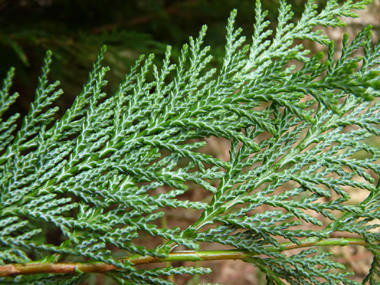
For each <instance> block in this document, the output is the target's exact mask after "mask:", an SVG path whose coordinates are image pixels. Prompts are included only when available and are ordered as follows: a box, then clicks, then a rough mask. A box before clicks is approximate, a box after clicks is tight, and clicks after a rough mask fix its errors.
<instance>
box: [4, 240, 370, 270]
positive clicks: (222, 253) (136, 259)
mask: <svg viewBox="0 0 380 285" xmlns="http://www.w3.org/2000/svg"><path fill="white" fill-rule="evenodd" d="M347 245H361V246H366V245H368V243H367V242H366V241H365V239H363V238H330V239H325V240H321V241H316V242H310V240H305V241H304V242H302V241H301V243H300V244H299V245H297V244H294V243H291V242H288V243H282V244H280V246H279V247H274V246H270V247H268V248H267V250H269V251H272V252H282V251H285V250H290V249H297V248H304V247H313V246H347ZM256 255H257V253H254V252H245V251H241V250H208V251H197V252H196V251H178V252H171V253H169V255H168V256H167V257H164V258H159V257H152V256H141V255H132V256H129V257H127V258H125V259H123V260H125V261H129V262H131V263H132V264H134V265H141V264H148V263H160V262H172V261H194V262H195V261H207V260H226V259H247V258H250V257H253V256H256ZM115 270H119V269H118V268H117V267H116V266H114V265H110V264H106V263H102V262H88V263H85V262H62V263H27V264H8V265H1V266H0V277H6V276H16V275H24V274H41V273H59V274H72V273H79V272H80V273H105V272H110V271H115Z"/></svg>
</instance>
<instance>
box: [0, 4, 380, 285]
mask: <svg viewBox="0 0 380 285" xmlns="http://www.w3.org/2000/svg"><path fill="white" fill-rule="evenodd" d="M368 3H369V1H359V2H356V3H353V2H352V1H346V2H344V3H343V4H342V5H341V6H339V5H338V4H337V1H332V0H331V1H328V2H327V4H326V6H324V7H323V9H317V6H316V4H314V2H313V1H308V2H307V4H306V5H305V10H304V12H303V14H302V17H301V18H300V20H299V21H298V22H293V21H292V17H293V13H292V11H291V6H290V5H288V4H287V3H286V2H285V1H280V8H279V17H278V26H277V28H276V30H275V31H272V30H271V29H269V28H268V26H269V21H266V20H265V17H266V16H267V12H265V11H263V10H262V8H261V4H260V2H259V1H257V2H256V10H255V15H256V20H255V25H254V34H253V37H252V43H251V44H249V45H247V44H245V42H246V39H245V37H244V36H241V33H242V30H241V29H240V28H237V29H236V28H235V27H234V22H235V17H236V14H237V12H236V11H235V10H234V11H233V12H232V13H231V16H230V18H229V21H228V25H227V36H226V39H227V42H226V48H225V56H224V61H223V65H222V67H221V68H220V69H216V68H211V67H210V66H211V64H210V62H211V61H212V58H211V56H210V55H209V51H210V47H203V46H202V43H203V40H204V37H205V35H206V27H203V28H202V30H201V31H200V34H199V36H198V38H196V39H193V38H190V42H189V44H188V45H184V46H183V47H182V50H181V53H180V55H179V57H178V59H174V61H175V63H172V59H171V48H170V47H168V48H167V50H166V55H165V59H164V61H163V64H162V67H160V68H159V67H157V66H156V65H155V64H154V62H153V59H154V56H153V55H149V56H147V57H144V56H141V57H140V58H139V59H138V60H137V61H136V63H135V65H134V66H133V67H132V69H131V71H130V73H129V74H127V75H126V76H125V79H124V81H123V82H122V83H121V84H120V85H119V88H118V89H117V91H116V92H115V93H113V94H106V93H105V92H103V88H104V87H105V86H106V85H107V81H106V80H105V76H106V73H107V71H108V67H103V66H102V65H101V62H102V60H103V57H104V53H105V48H102V50H101V52H100V54H99V56H98V58H97V61H96V62H95V64H94V66H93V69H92V71H91V72H90V74H89V79H88V81H87V83H86V84H85V85H84V87H83V90H82V92H81V93H80V94H79V95H78V96H77V97H76V99H75V101H74V103H73V104H72V106H71V107H70V108H69V109H68V110H66V113H65V114H64V115H63V117H62V118H60V119H56V118H55V116H56V114H57V111H58V108H57V107H53V103H54V101H55V100H56V99H57V98H58V97H59V96H60V95H61V94H62V93H63V92H62V90H61V89H58V88H59V82H54V83H50V82H49V81H48V75H49V71H50V64H51V57H52V53H51V52H48V53H47V56H46V58H45V63H44V66H43V67H42V75H41V76H40V78H39V85H38V88H37V90H36V94H35V100H34V102H33V103H32V104H31V107H30V111H29V113H28V114H27V115H26V116H25V117H24V119H23V120H22V124H21V126H20V128H19V129H18V130H17V132H15V129H16V120H17V118H18V115H17V114H16V115H13V116H8V117H6V116H4V114H7V113H6V111H7V110H8V108H9V106H10V105H11V104H12V103H13V102H14V101H15V100H16V98H17V96H18V95H17V93H15V94H13V95H11V94H10V88H11V83H12V77H13V75H14V70H13V69H11V70H10V71H9V73H8V74H7V76H6V78H5V80H4V82H3V88H2V90H1V93H0V96H1V97H0V102H1V106H0V115H1V116H2V119H1V121H0V151H1V157H0V169H1V174H0V185H1V186H0V191H1V192H0V200H1V203H0V217H1V218H0V264H3V265H6V264H12V263H17V264H32V263H41V264H50V263H57V262H62V261H82V262H94V261H96V262H102V263H106V264H109V265H114V266H115V267H117V268H118V270H114V271H110V272H108V273H107V275H108V276H109V277H111V278H113V279H114V280H116V281H118V282H119V283H122V284H148V283H150V284H172V282H170V281H168V280H166V279H165V276H170V275H173V274H203V273H207V272H209V270H208V269H204V268H198V267H162V268H156V269H143V270H140V269H136V267H135V266H134V264H133V262H132V261H133V259H132V257H133V256H135V255H136V254H137V255H141V256H145V257H148V256H151V257H154V258H156V259H157V260H160V259H165V258H168V257H170V254H171V253H172V252H175V247H177V246H183V247H185V248H186V249H188V250H192V251H198V250H199V249H200V245H201V244H202V243H203V242H208V243H220V244H222V245H228V246H229V247H232V248H234V249H236V250H240V251H243V252H245V253H246V254H248V255H249V257H246V258H245V261H246V262H249V263H251V264H253V265H254V266H256V267H257V268H259V269H260V270H262V271H263V272H264V273H265V274H266V276H267V281H268V284H284V283H283V282H285V281H286V282H289V283H290V284H341V283H340V282H343V283H344V284H357V283H356V282H354V281H352V280H351V279H350V273H347V272H345V271H346V270H345V267H344V265H343V264H340V263H338V262H336V261H334V260H333V259H332V256H331V255H329V254H327V253H323V252H322V253H321V252H318V251H317V250H314V249H307V250H304V251H301V252H298V253H295V254H293V255H287V254H286V253H283V251H285V250H286V249H287V247H286V245H292V246H293V245H294V246H295V247H299V248H301V247H303V246H304V245H307V244H310V245H316V244H318V243H319V242H321V241H324V240H327V239H329V237H330V235H331V234H335V235H339V234H341V233H345V232H348V233H353V234H355V236H356V237H358V238H361V239H362V241H363V243H364V246H365V247H366V248H367V249H368V250H369V251H370V252H371V253H372V254H373V256H374V257H373V263H372V267H371V269H370V272H369V274H368V276H367V277H366V278H365V280H364V281H363V282H369V283H370V284H378V283H379V282H380V281H379V278H380V274H379V272H380V262H379V258H380V253H379V249H380V244H379V242H380V234H379V231H378V224H376V222H377V221H378V219H379V218H380V217H379V213H380V212H379V206H380V193H379V188H378V185H376V180H377V179H378V176H379V174H380V164H379V163H378V162H379V158H380V150H379V149H377V148H375V147H373V146H370V145H368V144H367V143H366V139H368V138H369V137H371V136H373V135H376V136H378V135H380V132H379V129H378V127H377V125H378V124H379V123H380V114H379V109H380V103H379V102H378V100H377V98H376V97H378V96H379V94H380V91H379V90H380V84H379V83H380V77H379V71H380V67H379V63H380V45H379V44H378V45H373V44H372V40H371V27H368V28H365V29H364V30H363V31H362V32H360V33H359V34H358V35H357V37H356V38H355V39H354V40H353V41H352V42H350V41H349V39H348V36H345V37H344V38H343V48H342V51H341V55H340V56H339V58H338V59H336V56H335V55H334V45H333V43H332V42H331V41H330V40H329V39H328V38H327V37H326V36H325V35H323V34H322V33H321V32H320V31H317V30H316V29H314V27H316V26H321V25H323V26H331V27H341V26H343V25H344V23H343V22H342V21H341V20H340V19H339V17H341V16H349V17H356V14H355V13H354V12H353V10H355V9H363V8H364V6H365V4H368ZM272 34H273V37H271V36H272ZM299 40H310V41H313V42H317V43H319V44H322V45H325V46H326V47H327V49H328V56H327V58H325V57H324V55H323V54H322V53H318V54H316V55H313V56H308V53H309V51H308V50H305V49H304V47H303V46H302V45H301V44H299ZM358 51H362V53H363V55H357V54H358ZM207 137H217V138H224V139H226V140H229V141H230V143H231V147H230V152H229V160H228V161H223V160H221V159H220V158H218V157H216V156H215V155H213V154H212V153H206V152H204V151H201V148H202V147H204V146H206V145H207V140H205V138H207ZM363 152H364V153H365V154H366V155H364V156H362V158H360V159H359V158H357V154H358V153H363ZM194 184H195V185H197V191H202V190H201V189H203V190H205V191H207V192H208V193H209V195H210V199H208V200H207V201H189V200H186V199H184V196H183V194H185V193H186V192H187V191H189V188H190V185H194ZM157 189H160V191H157ZM352 191H360V192H362V193H363V199H362V201H360V202H356V201H354V200H352V199H351V197H350V193H352ZM167 208H178V209H181V211H186V209H195V210H197V211H199V212H200V213H201V216H200V218H199V219H198V220H197V221H196V222H195V223H194V224H192V225H189V226H188V228H186V229H181V228H179V227H175V228H167V227H160V226H159V219H160V218H161V217H163V216H164V215H165V209H167ZM307 224H312V225H313V230H311V229H309V230H302V228H303V227H306V225H307ZM206 225H207V227H205V226H206ZM309 228H310V227H309ZM51 229H54V230H55V231H57V232H59V234H60V235H61V236H60V238H59V239H58V240H55V241H54V242H51V241H50V242H49V241H48V240H47V238H46V233H47V231H48V230H51ZM143 233H147V234H149V235H151V236H153V237H156V238H157V239H158V240H161V241H162V243H161V244H160V245H159V246H157V247H155V248H151V247H149V246H146V247H145V246H141V245H140V244H141V243H140V242H139V240H140V239H141V236H142V235H143ZM284 241H286V242H287V243H285V244H284V243H283V242H284ZM333 241H334V242H336V244H337V245H347V244H349V241H347V240H344V239H341V240H333ZM111 248H113V249H115V248H117V249H118V252H117V254H116V253H115V251H112V250H111ZM121 253H122V257H123V258H122V259H120V254H121ZM199 259H200V260H201V259H202V258H201V257H199ZM0 276H1V275H0ZM86 277H87V273H84V272H82V271H81V270H79V268H77V269H76V272H75V274H73V275H72V274H70V275H56V274H54V273H50V274H49V273H44V274H35V275H30V276H27V275H25V276H24V275H19V276H17V277H12V276H10V277H3V278H1V279H0V281H1V282H2V283H7V282H9V283H20V284H25V283H30V284H79V283H80V282H82V281H83V280H84V279H86Z"/></svg>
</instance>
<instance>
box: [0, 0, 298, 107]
mask: <svg viewBox="0 0 380 285" xmlns="http://www.w3.org/2000/svg"><path fill="white" fill-rule="evenodd" d="M254 2H255V1H254V0H239V1H232V0H222V1H220V0H182V1H174V0H139V1H134V0H113V1H105V0H97V1H96V0H81V1H77V0H0V50H1V52H0V75H1V77H2V78H3V77H4V75H5V73H6V72H7V70H8V69H9V67H11V66H14V67H16V77H15V80H14V87H13V90H14V91H17V92H19V93H20V95H21V96H20V97H21V98H19V99H18V101H17V103H16V105H15V106H14V107H13V109H12V110H11V111H10V112H11V113H14V112H20V113H22V114H24V113H26V112H27V110H28V108H29V104H30V101H31V100H33V98H34V90H35V88H36V86H37V78H38V76H39V74H40V68H41V64H42V61H43V58H44V55H45V52H46V50H48V49H50V50H52V51H53V53H54V58H53V65H52V71H51V76H50V78H51V80H60V81H61V83H62V85H61V86H62V88H63V90H64V91H65V94H64V95H63V96H62V97H61V98H60V100H59V101H58V102H57V104H58V105H59V106H60V107H61V114H62V113H63V112H64V110H65V109H66V108H68V107H69V106H70V105H71V102H72V101H73V100H74V98H75V96H76V95H77V94H78V93H79V92H80V89H81V87H82V86H83V84H84V83H85V82H86V79H87V74H88V72H89V70H90V69H91V63H92V62H93V61H94V60H95V58H96V54H97V53H98V51H99V49H100V47H101V46H102V45H107V46H108V53H107V56H106V60H105V64H106V65H109V66H111V72H110V73H109V75H108V80H109V82H110V83H109V87H108V88H109V90H107V91H112V90H115V89H116V88H117V85H118V83H119V82H120V80H122V78H123V77H124V74H125V73H127V72H128V68H129V66H130V65H131V64H132V63H133V61H134V60H135V59H136V58H137V57H138V56H139V55H140V54H143V53H144V54H145V53H152V52H153V53H155V54H156V60H157V62H159V61H160V59H161V58H162V56H163V54H164V52H165V48H166V45H168V44H170V45H172V46H173V48H174V54H176V53H178V51H179V50H180V48H181V46H182V44H184V43H186V42H187V41H188V37H189V36H196V35H197V34H198V32H199V30H200V28H201V26H202V25H204V24H206V25H208V27H209V30H208V34H207V38H206V44H208V45H211V46H212V53H213V55H214V58H215V64H216V65H217V64H218V63H219V62H221V58H222V57H223V51H224V43H225V26H226V22H227V18H228V16H229V13H230V11H231V10H232V9H234V8H236V9H238V12H239V13H238V18H237V25H239V26H241V27H243V28H244V32H245V33H246V34H247V35H250V34H251V33H252V24H253V22H254V6H255V5H254ZM262 2H263V8H264V9H266V10H269V20H271V21H272V22H273V23H275V20H276V16H277V8H278V0H277V1H262ZM288 2H289V3H291V4H293V10H294V11H295V12H296V15H297V14H298V15H299V14H300V13H301V11H302V9H303V5H304V2H305V1H296V0H292V1H288Z"/></svg>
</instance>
